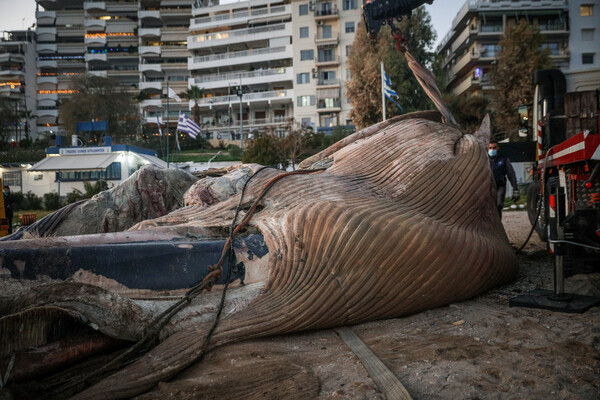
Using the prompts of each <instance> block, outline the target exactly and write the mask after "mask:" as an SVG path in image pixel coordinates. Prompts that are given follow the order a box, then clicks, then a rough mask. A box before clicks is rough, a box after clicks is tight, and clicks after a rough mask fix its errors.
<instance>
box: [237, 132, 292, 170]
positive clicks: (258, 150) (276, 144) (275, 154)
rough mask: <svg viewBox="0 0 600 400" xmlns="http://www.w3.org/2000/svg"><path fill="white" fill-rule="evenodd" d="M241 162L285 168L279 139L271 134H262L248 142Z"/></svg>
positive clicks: (285, 161) (285, 162) (285, 163)
mask: <svg viewBox="0 0 600 400" xmlns="http://www.w3.org/2000/svg"><path fill="white" fill-rule="evenodd" d="M242 162H243V163H245V164H247V163H257V164H261V165H265V166H270V167H275V168H279V166H283V167H286V166H287V160H286V158H285V157H282V154H281V143H280V139H279V138H278V137H277V136H276V135H273V134H268V133H267V134H263V135H260V136H257V137H255V138H254V139H253V140H249V141H248V147H247V148H246V151H245V152H244V155H243V156H242Z"/></svg>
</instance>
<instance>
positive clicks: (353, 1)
mask: <svg viewBox="0 0 600 400" xmlns="http://www.w3.org/2000/svg"><path fill="white" fill-rule="evenodd" d="M357 3H358V0H344V5H343V8H344V10H356V8H357V6H358V5H357Z"/></svg>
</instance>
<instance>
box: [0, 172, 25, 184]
mask: <svg viewBox="0 0 600 400" xmlns="http://www.w3.org/2000/svg"><path fill="white" fill-rule="evenodd" d="M2 184H3V185H7V186H21V171H10V172H3V173H2Z"/></svg>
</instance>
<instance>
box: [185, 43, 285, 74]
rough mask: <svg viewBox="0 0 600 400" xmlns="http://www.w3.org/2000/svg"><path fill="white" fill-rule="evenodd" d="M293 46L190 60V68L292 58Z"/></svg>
mask: <svg viewBox="0 0 600 400" xmlns="http://www.w3.org/2000/svg"><path fill="white" fill-rule="evenodd" d="M292 55H293V52H292V46H291V45H287V46H278V47H266V48H262V49H253V50H244V51H234V52H231V53H221V54H212V55H210V56H200V57H190V58H188V68H189V69H190V70H194V69H209V68H215V67H220V66H223V65H240V64H250V63H255V62H265V61H271V60H281V59H285V58H292Z"/></svg>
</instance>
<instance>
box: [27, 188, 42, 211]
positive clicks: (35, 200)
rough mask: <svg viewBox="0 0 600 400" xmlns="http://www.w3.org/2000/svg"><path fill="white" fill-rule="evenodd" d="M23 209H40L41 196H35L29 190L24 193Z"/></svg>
mask: <svg viewBox="0 0 600 400" xmlns="http://www.w3.org/2000/svg"><path fill="white" fill-rule="evenodd" d="M23 209H24V210H41V209H42V198H41V197H39V196H37V195H36V194H35V193H33V192H32V191H31V190H30V191H29V192H27V193H25V202H24V204H23Z"/></svg>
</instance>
